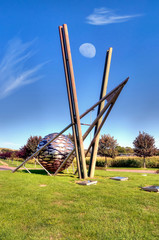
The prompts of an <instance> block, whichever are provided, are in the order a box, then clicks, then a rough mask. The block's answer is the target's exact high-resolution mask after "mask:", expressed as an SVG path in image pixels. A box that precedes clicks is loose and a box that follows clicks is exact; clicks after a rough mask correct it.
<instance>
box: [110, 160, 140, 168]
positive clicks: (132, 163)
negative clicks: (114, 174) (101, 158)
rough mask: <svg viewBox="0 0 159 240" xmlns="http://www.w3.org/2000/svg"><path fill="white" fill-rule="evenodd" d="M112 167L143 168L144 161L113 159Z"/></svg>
mask: <svg viewBox="0 0 159 240" xmlns="http://www.w3.org/2000/svg"><path fill="white" fill-rule="evenodd" d="M111 167H134V168H141V167H142V161H141V160H138V159H120V160H113V161H112V162H111Z"/></svg>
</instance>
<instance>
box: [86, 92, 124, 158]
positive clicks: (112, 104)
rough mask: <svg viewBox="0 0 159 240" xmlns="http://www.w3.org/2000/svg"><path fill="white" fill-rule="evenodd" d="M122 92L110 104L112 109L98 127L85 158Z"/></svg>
mask: <svg viewBox="0 0 159 240" xmlns="http://www.w3.org/2000/svg"><path fill="white" fill-rule="evenodd" d="M121 90H122V89H121ZM121 90H120V91H118V92H117V95H116V97H115V98H114V101H113V103H110V107H109V109H108V111H107V113H106V114H105V116H104V118H103V120H102V122H101V124H100V125H99V126H98V129H97V131H96V133H95V135H94V138H93V140H92V142H91V143H90V145H89V147H88V149H87V152H86V153H85V157H86V156H87V154H88V152H89V150H90V148H91V147H92V144H93V143H94V142H95V139H96V137H97V136H98V134H99V132H100V130H101V128H102V127H103V124H104V123H105V121H106V119H107V117H108V116H109V114H110V112H111V110H112V108H113V106H114V104H115V102H116V100H117V98H118V96H119V94H120V92H121Z"/></svg>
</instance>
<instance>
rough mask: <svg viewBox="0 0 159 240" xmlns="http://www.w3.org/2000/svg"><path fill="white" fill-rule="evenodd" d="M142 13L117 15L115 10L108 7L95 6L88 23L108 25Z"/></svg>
mask: <svg viewBox="0 0 159 240" xmlns="http://www.w3.org/2000/svg"><path fill="white" fill-rule="evenodd" d="M139 16H141V15H139V14H138V15H116V14H115V13H114V12H113V10H111V9H107V8H95V9H94V12H93V13H92V14H91V15H89V16H88V17H87V18H86V19H87V23H89V24H92V25H106V24H110V23H120V22H126V21H128V20H129V19H131V18H134V17H139Z"/></svg>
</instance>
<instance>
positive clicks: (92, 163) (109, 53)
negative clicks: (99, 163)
mask: <svg viewBox="0 0 159 240" xmlns="http://www.w3.org/2000/svg"><path fill="white" fill-rule="evenodd" d="M112 50H113V49H112V48H109V50H108V51H107V54H106V60H105V67H104V73H103V81H102V87H101V93H100V99H102V98H103V97H104V96H105V95H106V91H107V84H108V77H109V71H110V63H111V56H112ZM104 104H105V101H103V102H101V103H100V104H99V105H98V111H97V115H98V114H99V113H100V112H101V111H102V109H103V108H104ZM101 122H102V117H101V118H100V119H99V120H98V122H97V124H96V126H95V130H94V136H95V135H96V138H94V142H93V145H92V152H91V157H90V164H89V170H88V176H89V177H94V170H95V165H96V158H97V151H98V144H99V136H100V131H98V134H96V133H97V130H98V128H99V126H100V124H101Z"/></svg>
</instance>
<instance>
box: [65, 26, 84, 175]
mask: <svg viewBox="0 0 159 240" xmlns="http://www.w3.org/2000/svg"><path fill="white" fill-rule="evenodd" d="M63 32H64V36H65V44H66V50H67V58H68V59H67V60H68V65H69V76H70V79H69V80H70V86H71V88H72V102H73V104H74V113H75V116H74V120H75V127H76V136H77V140H78V142H77V145H78V153H79V159H80V163H81V175H82V178H86V177H87V169H86V161H85V154H84V146H83V138H82V131H81V124H80V116H79V109H78V101H77V94H76V86H75V79H74V72H73V64H72V57H71V49H70V43H69V37H68V29H67V25H66V24H64V25H63Z"/></svg>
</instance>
